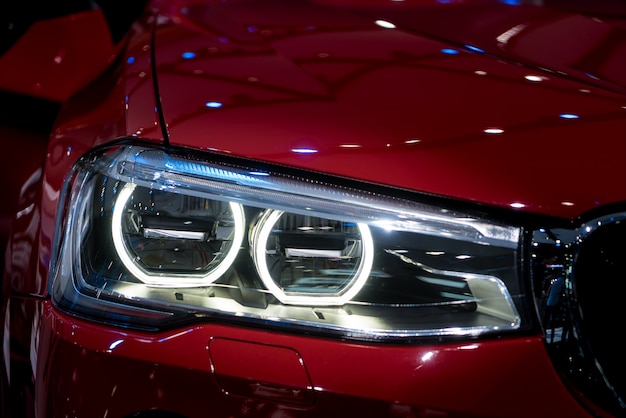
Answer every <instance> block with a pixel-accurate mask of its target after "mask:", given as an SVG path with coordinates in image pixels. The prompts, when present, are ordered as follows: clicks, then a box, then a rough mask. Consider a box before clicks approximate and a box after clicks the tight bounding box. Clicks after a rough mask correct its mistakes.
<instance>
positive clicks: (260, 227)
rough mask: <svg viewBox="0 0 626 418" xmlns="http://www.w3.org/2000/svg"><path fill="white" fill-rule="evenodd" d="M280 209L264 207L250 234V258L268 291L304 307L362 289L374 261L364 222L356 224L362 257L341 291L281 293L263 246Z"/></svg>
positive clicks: (339, 302) (335, 302) (336, 301)
mask: <svg viewBox="0 0 626 418" xmlns="http://www.w3.org/2000/svg"><path fill="white" fill-rule="evenodd" d="M283 213H284V212H283V211H280V210H268V211H267V212H266V213H265V214H264V215H263V216H262V217H261V219H260V220H259V223H258V224H257V226H256V229H257V231H255V232H254V233H253V240H254V243H253V248H254V249H253V251H254V261H255V264H256V267H257V271H258V273H259V276H260V277H261V280H262V281H263V283H264V284H265V286H266V287H267V289H268V290H269V291H270V292H272V294H273V295H274V296H275V297H276V299H278V300H279V301H280V302H282V303H284V304H287V305H306V306H328V305H334V306H336V305H343V304H345V303H346V302H348V301H349V300H350V299H352V298H353V297H354V296H356V294H357V293H358V292H359V291H360V290H361V288H363V286H364V285H365V282H366V281H367V279H368V277H369V275H370V272H371V271H372V265H373V264H374V240H373V239H372V234H371V232H370V230H369V228H368V226H367V225H365V224H361V223H359V224H357V225H358V228H359V232H360V233H361V245H362V256H361V262H360V263H359V266H358V268H357V271H356V274H355V275H354V277H353V279H352V280H351V283H349V284H348V286H347V287H346V288H345V289H343V290H341V291H340V292H339V293H338V294H337V295H336V296H328V295H327V294H324V296H308V295H307V296H304V295H302V294H295V293H296V292H293V293H294V294H289V292H285V291H284V290H283V289H282V288H281V287H280V286H278V285H277V284H276V282H275V281H274V279H273V278H272V275H271V274H270V271H269V269H268V267H267V258H266V248H267V242H268V239H269V237H270V234H271V233H272V229H273V228H274V225H275V224H276V222H277V221H278V219H279V218H280V217H281V216H282V215H283Z"/></svg>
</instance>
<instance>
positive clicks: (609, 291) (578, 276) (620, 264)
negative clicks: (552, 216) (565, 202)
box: [533, 213, 626, 416]
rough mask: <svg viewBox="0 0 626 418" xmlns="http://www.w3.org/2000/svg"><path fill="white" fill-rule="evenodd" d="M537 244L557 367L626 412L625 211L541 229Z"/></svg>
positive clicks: (598, 403)
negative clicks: (624, 343)
mask: <svg viewBox="0 0 626 418" xmlns="http://www.w3.org/2000/svg"><path fill="white" fill-rule="evenodd" d="M533 248H534V249H535V251H534V252H533V260H535V262H536V265H535V269H534V277H533V280H534V283H535V294H536V296H537V301H538V307H539V311H540V315H541V319H542V322H543V326H544V330H545V332H546V343H547V347H548V350H549V353H550V355H551V356H552V358H553V361H554V363H555V365H556V366H557V369H558V370H559V372H560V373H561V374H562V376H563V377H564V379H565V381H566V382H567V383H568V384H569V385H570V386H571V388H572V389H573V392H574V393H577V394H579V395H580V398H581V400H582V401H583V403H584V404H585V405H587V406H588V407H589V408H590V409H591V410H592V411H593V412H599V411H598V408H600V409H601V410H604V411H608V412H609V413H611V414H616V415H619V416H622V415H624V413H626V358H625V357H624V352H623V346H622V342H621V341H622V340H621V334H622V333H623V332H624V319H625V314H624V312H625V308H626V303H625V302H626V301H625V300H623V299H622V298H623V297H624V295H625V294H626V214H624V213H620V214H614V215H611V216H605V217H602V218H598V219H594V220H593V221H591V222H587V223H586V224H584V225H583V226H582V227H580V228H578V229H576V230H566V229H554V230H549V229H542V230H541V231H537V232H535V234H534V242H533ZM543 261H545V262H543ZM538 286H539V287H538Z"/></svg>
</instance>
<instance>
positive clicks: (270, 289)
mask: <svg viewBox="0 0 626 418" xmlns="http://www.w3.org/2000/svg"><path fill="white" fill-rule="evenodd" d="M400 195H402V196H400ZM63 196H64V197H63V198H62V207H61V210H60V217H59V224H58V228H57V231H58V234H57V235H58V236H59V245H58V248H59V250H58V254H57V256H56V257H55V262H54V265H53V269H52V280H51V283H52V287H51V294H52V298H53V301H54V302H55V303H56V305H57V306H58V307H59V308H61V309H63V310H66V311H68V312H70V313H73V314H75V315H81V316H85V317H88V318H91V319H94V320H100V321H106V322H108V323H113V324H117V325H120V326H129V327H139V328H143V329H152V330H156V329H162V328H163V327H168V326H174V325H177V324H180V323H183V322H189V321H209V320H222V321H224V320H226V321H236V322H241V321H243V322H246V323H256V324H257V325H258V324H263V325H264V326H278V327H284V326H285V325H287V326H289V327H291V328H293V329H306V330H308V331H309V332H322V333H331V334H332V333H338V334H340V335H342V336H344V337H345V336H348V337H352V338H413V337H420V336H431V337H432V336H438V337H439V336H445V335H451V336H459V335H480V334H483V333H493V332H496V331H498V332H499V331H509V330H517V329H520V328H523V327H524V326H525V325H526V324H528V323H529V321H528V314H527V313H526V312H525V308H524V306H525V305H524V298H525V287H524V286H523V285H522V282H521V278H520V274H519V270H520V269H519V263H520V257H519V251H520V240H521V229H520V228H519V227H515V226H509V225H506V224H504V223H501V222H495V221H493V220H489V219H484V218H483V217H480V216H475V215H472V214H471V213H460V212H458V211H455V210H453V209H452V208H451V207H444V206H442V205H441V204H436V205H435V204H433V203H432V202H434V198H432V197H431V198H429V200H430V201H431V203H430V204H426V203H423V202H421V201H419V200H418V197H415V195H413V194H410V195H409V193H408V192H400V191H394V190H390V189H383V188H380V187H375V186H372V185H365V184H360V183H357V182H352V181H348V180H343V179H341V180H339V179H336V178H331V177H325V176H320V175H317V174H312V173H300V172H296V171H288V170H286V169H283V168H270V167H269V166H266V167H265V169H264V170H259V166H258V165H257V167H256V169H255V168H254V167H253V166H252V164H250V163H247V162H242V161H229V162H226V161H224V159H223V157H219V156H216V155H212V154H203V153H200V152H192V151H190V150H186V149H176V148H167V149H165V148H158V147H155V146H152V145H124V144H122V145H117V146H112V147H108V148H105V149H101V150H99V151H95V152H93V153H91V154H90V155H87V156H85V157H83V158H82V159H81V160H80V161H79V162H78V163H77V164H76V166H75V167H74V169H73V171H72V173H71V174H70V176H69V177H68V180H67V183H66V187H65V191H64V194H63ZM407 196H408V198H407ZM424 198H425V197H424V196H421V197H419V199H420V200H423V199H424Z"/></svg>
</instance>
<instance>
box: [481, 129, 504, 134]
mask: <svg viewBox="0 0 626 418" xmlns="http://www.w3.org/2000/svg"><path fill="white" fill-rule="evenodd" d="M483 132H484V133H486V134H491V135H499V134H501V133H504V129H500V128H487V129H485V130H484V131H483Z"/></svg>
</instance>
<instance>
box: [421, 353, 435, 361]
mask: <svg viewBox="0 0 626 418" xmlns="http://www.w3.org/2000/svg"><path fill="white" fill-rule="evenodd" d="M433 357H435V352H434V351H429V352H428V353H425V354H424V355H423V356H422V361H423V362H427V361H428V360H431V359H432V358H433Z"/></svg>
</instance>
